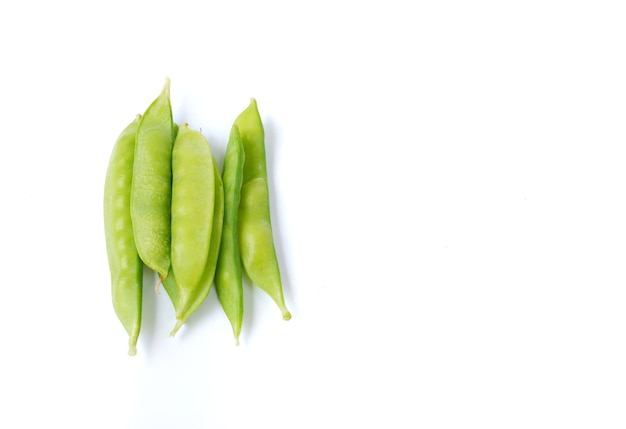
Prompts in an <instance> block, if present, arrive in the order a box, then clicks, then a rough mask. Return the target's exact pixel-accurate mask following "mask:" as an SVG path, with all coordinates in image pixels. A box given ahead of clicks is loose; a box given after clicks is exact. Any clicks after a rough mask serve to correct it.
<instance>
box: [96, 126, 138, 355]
mask: <svg viewBox="0 0 626 429" xmlns="http://www.w3.org/2000/svg"><path fill="white" fill-rule="evenodd" d="M140 118H141V115H137V118H136V119H135V120H134V121H133V122H131V123H130V124H129V125H128V126H127V127H126V128H125V129H124V130H123V131H122V133H121V134H120V135H119V137H118V139H117V141H116V143H115V146H114V147H113V151H112V153H111V158H110V160H109V166H108V168H107V173H106V179H105V184H104V230H105V239H106V247H107V256H108V260H109V270H110V273H111V295H112V298H113V308H114V310H115V313H116V314H117V317H118V318H119V320H120V321H121V322H122V325H123V326H124V329H125V330H126V332H127V333H128V354H129V355H131V356H134V355H135V354H136V353H137V338H138V337H139V330H140V328H141V306H142V302H141V301H142V295H141V294H142V292H141V290H142V280H143V263H142V262H141V259H140V258H139V254H138V253H137V248H136V246H135V238H134V236H133V228H132V222H131V217H130V199H131V197H130V193H131V182H132V178H133V161H134V154H135V135H136V131H137V126H138V124H139V121H140Z"/></svg>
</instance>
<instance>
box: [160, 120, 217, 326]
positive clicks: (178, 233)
mask: <svg viewBox="0 0 626 429" xmlns="http://www.w3.org/2000/svg"><path fill="white" fill-rule="evenodd" d="M172 165H173V170H174V182H173V191H172V194H173V199H172V269H171V272H170V275H168V276H167V277H166V278H165V279H164V287H165V289H166V291H167V293H168V295H169V296H170V299H171V300H172V302H173V304H174V309H175V311H176V325H175V327H174V329H173V330H172V332H171V335H172V336H173V335H175V334H176V332H177V331H178V330H179V329H180V327H181V326H182V325H183V324H184V323H185V322H186V321H187V319H188V318H189V316H191V314H193V312H194V311H195V310H196V309H197V308H198V307H199V306H200V304H202V302H203V301H204V300H205V298H206V297H207V295H208V294H209V292H210V290H211V286H212V284H213V278H214V275H215V266H216V264H217V254H218V252H219V247H220V241H221V231H222V221H223V216H224V193H223V186H222V179H221V177H220V174H219V169H218V167H217V164H216V163H215V159H214V158H213V156H212V154H211V152H210V148H209V144H208V142H207V141H206V139H205V138H204V136H202V134H201V133H199V132H197V131H194V130H190V129H189V128H188V127H187V125H186V124H184V125H182V126H181V127H180V130H179V133H178V136H177V138H176V142H175V143H174V156H173V164H172ZM181 175H182V176H183V177H184V176H186V177H187V178H186V179H183V177H181ZM187 179H189V181H187ZM200 202H202V203H200ZM201 241H202V242H201ZM176 253H179V256H174V255H175V254H176ZM200 260H202V263H201V264H200V265H198V263H199V261H200ZM192 271H193V272H192ZM185 276H186V277H185ZM170 277H171V278H170Z"/></svg>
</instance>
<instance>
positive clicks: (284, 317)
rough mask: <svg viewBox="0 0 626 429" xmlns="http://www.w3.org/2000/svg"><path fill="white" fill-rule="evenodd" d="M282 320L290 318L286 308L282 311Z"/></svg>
mask: <svg viewBox="0 0 626 429" xmlns="http://www.w3.org/2000/svg"><path fill="white" fill-rule="evenodd" d="M283 320H291V313H290V312H288V311H287V310H285V311H283Z"/></svg>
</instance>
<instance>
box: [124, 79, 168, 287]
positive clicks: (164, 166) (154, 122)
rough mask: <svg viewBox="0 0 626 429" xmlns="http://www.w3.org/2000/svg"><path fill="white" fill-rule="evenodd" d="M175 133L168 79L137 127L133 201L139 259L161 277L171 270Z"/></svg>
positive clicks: (131, 204)
mask: <svg viewBox="0 0 626 429" xmlns="http://www.w3.org/2000/svg"><path fill="white" fill-rule="evenodd" d="M174 131H175V127H174V123H173V121H172V108H171V105H170V81H169V79H166V80H165V85H164V87H163V90H162V91H161V94H160V95H159V96H158V97H157V98H156V99H155V100H154V101H153V102H152V104H150V106H149V107H148V109H147V110H146V112H145V113H144V115H143V117H142V119H141V122H140V123H139V126H138V128H137V142H136V147H135V161H134V166H133V181H132V188H131V200H130V214H131V218H132V221H133V230H134V234H135V242H136V244H137V250H138V252H139V256H140V257H141V259H142V261H143V262H144V263H145V264H146V265H147V266H148V267H150V268H151V269H153V270H154V271H156V272H157V273H159V275H160V276H161V277H164V276H166V275H167V273H168V271H169V268H170V246H171V244H170V241H171V232H170V231H171V230H170V228H171V211H170V210H171V204H172V145H173V142H174V135H175V134H174Z"/></svg>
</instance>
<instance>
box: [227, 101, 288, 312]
mask: <svg viewBox="0 0 626 429" xmlns="http://www.w3.org/2000/svg"><path fill="white" fill-rule="evenodd" d="M235 125H236V126H237V128H238V129H239V133H240V135H241V141H242V144H243V148H244V152H245V156H246V158H245V162H244V167H243V183H242V187H241V202H240V205H239V214H238V215H239V218H238V222H237V223H238V229H239V246H240V251H241V261H242V263H243V267H244V270H245V271H246V274H247V275H248V277H249V278H250V280H252V282H253V283H254V284H256V285H257V286H258V287H260V288H261V289H262V290H263V291H265V292H266V293H267V294H268V295H269V296H270V297H271V298H272V299H273V300H274V302H275V303H276V305H278V307H279V309H280V311H281V312H282V315H283V319H285V320H289V319H291V313H290V312H289V310H288V309H287V307H286V305H285V298H284V296H283V287H282V281H281V277H280V269H279V266H278V259H277V257H276V250H275V247H274V239H273V234H272V223H271V219H270V204H269V189H268V184H267V166H266V159H265V134H264V130H263V123H262V122H261V117H260V115H259V111H258V108H257V104H256V100H255V99H254V98H253V99H251V100H250V105H249V106H248V107H247V108H246V109H245V110H244V111H243V112H242V113H241V114H240V115H239V116H238V117H237V119H235Z"/></svg>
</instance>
